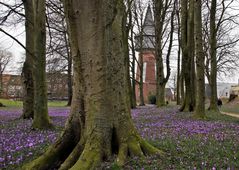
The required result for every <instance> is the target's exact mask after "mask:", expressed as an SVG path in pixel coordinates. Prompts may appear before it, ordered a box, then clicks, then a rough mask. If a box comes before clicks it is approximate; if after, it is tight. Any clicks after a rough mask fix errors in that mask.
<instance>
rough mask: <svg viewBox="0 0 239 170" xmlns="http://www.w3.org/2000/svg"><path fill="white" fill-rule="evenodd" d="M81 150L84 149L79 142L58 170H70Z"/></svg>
mask: <svg viewBox="0 0 239 170" xmlns="http://www.w3.org/2000/svg"><path fill="white" fill-rule="evenodd" d="M83 149H84V146H83V144H81V142H79V143H78V144H77V145H76V147H75V148H74V150H73V151H72V152H71V154H70V155H69V156H68V157H67V159H66V160H65V161H64V162H63V164H61V166H60V168H59V170H68V169H70V168H71V167H72V166H73V165H74V164H75V163H76V161H77V160H78V158H79V157H80V155H81V153H82V151H83Z"/></svg>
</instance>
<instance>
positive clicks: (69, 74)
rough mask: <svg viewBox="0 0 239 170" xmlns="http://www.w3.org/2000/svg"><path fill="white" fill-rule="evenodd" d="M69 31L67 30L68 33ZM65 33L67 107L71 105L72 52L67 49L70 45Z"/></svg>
mask: <svg viewBox="0 0 239 170" xmlns="http://www.w3.org/2000/svg"><path fill="white" fill-rule="evenodd" d="M68 31H69V30H67V32H68ZM67 32H66V33H65V34H64V39H65V41H66V42H67V43H66V44H67V47H66V49H67V61H68V64H67V93H68V102H67V106H70V105H71V101H72V91H73V89H72V52H71V49H70V48H69V46H70V43H69V38H67V34H68V35H69V33H67Z"/></svg>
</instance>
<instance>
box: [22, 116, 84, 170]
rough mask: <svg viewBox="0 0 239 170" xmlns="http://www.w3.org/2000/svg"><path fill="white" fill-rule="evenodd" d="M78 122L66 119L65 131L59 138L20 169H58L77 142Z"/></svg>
mask: <svg viewBox="0 0 239 170" xmlns="http://www.w3.org/2000/svg"><path fill="white" fill-rule="evenodd" d="M79 125H80V123H79V120H78V119H77V118H76V117H74V116H72V117H70V118H69V119H68V122H67V124H66V129H65V131H64V132H63V133H62V135H61V137H60V138H59V139H58V140H57V141H56V142H55V143H54V144H53V145H52V146H51V147H49V148H48V149H47V151H46V152H45V153H44V154H43V155H41V156H40V157H39V158H37V159H35V160H34V161H32V162H30V163H28V164H26V165H25V166H23V167H22V169H23V170H49V169H51V168H56V167H59V166H60V165H61V164H62V163H63V162H64V161H65V160H66V158H67V157H68V156H69V155H70V154H71V152H72V150H73V149H74V148H75V146H76V145H77V143H78V141H79V138H80V137H79V136H80V127H79Z"/></svg>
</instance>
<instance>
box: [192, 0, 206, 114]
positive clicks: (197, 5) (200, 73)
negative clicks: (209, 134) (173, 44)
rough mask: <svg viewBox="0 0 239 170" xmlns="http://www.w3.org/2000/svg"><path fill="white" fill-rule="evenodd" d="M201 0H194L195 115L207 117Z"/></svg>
mask: <svg viewBox="0 0 239 170" xmlns="http://www.w3.org/2000/svg"><path fill="white" fill-rule="evenodd" d="M201 3H202V2H201V0H195V1H194V12H195V14H194V22H195V25H194V26H195V27H194V29H195V52H196V69H197V90H196V109H195V113H194V114H195V116H196V117H199V118H204V117H205V78H204V59H205V55H204V52H203V44H202V16H201V15H202V14H201V10H202V8H201Z"/></svg>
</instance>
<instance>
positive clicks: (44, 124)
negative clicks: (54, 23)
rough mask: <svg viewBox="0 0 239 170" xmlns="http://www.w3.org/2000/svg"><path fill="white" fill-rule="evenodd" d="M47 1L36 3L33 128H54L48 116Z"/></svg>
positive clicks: (36, 1)
mask: <svg viewBox="0 0 239 170" xmlns="http://www.w3.org/2000/svg"><path fill="white" fill-rule="evenodd" d="M45 5H46V4H45V1H43V0H35V1H34V57H35V58H34V66H33V67H34V68H33V80H34V119H33V125H32V126H33V128H37V129H45V128H49V127H52V124H51V123H50V118H49V116H48V107H47V84H46V71H45V67H46V28H45V22H46V21H45V20H46V14H45Z"/></svg>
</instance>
